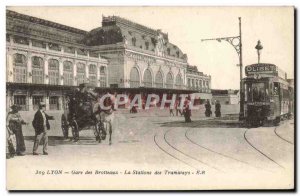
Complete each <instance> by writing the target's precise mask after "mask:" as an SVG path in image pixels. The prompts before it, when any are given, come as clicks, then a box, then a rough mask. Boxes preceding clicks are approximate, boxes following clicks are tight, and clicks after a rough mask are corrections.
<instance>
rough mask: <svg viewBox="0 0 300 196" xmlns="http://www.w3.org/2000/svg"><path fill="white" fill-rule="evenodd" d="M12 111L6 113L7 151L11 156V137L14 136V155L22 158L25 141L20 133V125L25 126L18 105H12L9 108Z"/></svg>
mask: <svg viewBox="0 0 300 196" xmlns="http://www.w3.org/2000/svg"><path fill="white" fill-rule="evenodd" d="M11 109H12V111H11V112H9V113H8V115H7V119H6V128H7V131H8V134H9V136H8V142H9V143H8V144H9V150H10V151H11V153H10V154H11V156H14V155H13V150H12V142H11V141H12V139H11V137H12V136H13V135H15V137H16V150H15V153H16V155H18V156H24V155H25V150H26V147H25V141H24V136H23V132H22V125H24V124H27V123H26V122H25V121H24V120H23V119H22V117H21V115H20V113H19V110H20V109H21V107H20V106H18V105H15V104H14V105H12V106H11Z"/></svg>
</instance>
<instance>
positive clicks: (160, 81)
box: [155, 71, 164, 88]
mask: <svg viewBox="0 0 300 196" xmlns="http://www.w3.org/2000/svg"><path fill="white" fill-rule="evenodd" d="M155 86H156V87H157V88H163V87H164V83H163V75H162V73H161V72H160V71H159V72H157V74H156V76H155Z"/></svg>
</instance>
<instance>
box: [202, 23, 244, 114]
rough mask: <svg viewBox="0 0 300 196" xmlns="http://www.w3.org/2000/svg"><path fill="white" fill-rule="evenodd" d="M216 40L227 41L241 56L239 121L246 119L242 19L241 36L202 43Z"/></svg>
mask: <svg viewBox="0 0 300 196" xmlns="http://www.w3.org/2000/svg"><path fill="white" fill-rule="evenodd" d="M211 40H216V41H218V42H221V41H227V42H228V43H229V44H230V45H232V46H233V47H234V49H235V51H236V53H237V54H238V56H239V62H240V63H239V64H238V65H237V66H239V67H240V114H239V119H240V120H243V119H244V94H243V86H242V85H243V84H242V79H243V55H242V24H241V17H239V36H235V37H219V38H212V39H202V40H201V41H211Z"/></svg>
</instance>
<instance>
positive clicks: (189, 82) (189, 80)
mask: <svg viewBox="0 0 300 196" xmlns="http://www.w3.org/2000/svg"><path fill="white" fill-rule="evenodd" d="M187 81H188V82H187V83H188V87H189V88H190V87H191V79H190V78H188V79H187Z"/></svg>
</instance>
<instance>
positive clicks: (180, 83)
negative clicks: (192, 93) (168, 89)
mask: <svg viewBox="0 0 300 196" xmlns="http://www.w3.org/2000/svg"><path fill="white" fill-rule="evenodd" d="M175 86H176V88H177V89H180V88H182V86H183V81H182V77H181V74H177V76H176V81H175Z"/></svg>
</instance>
